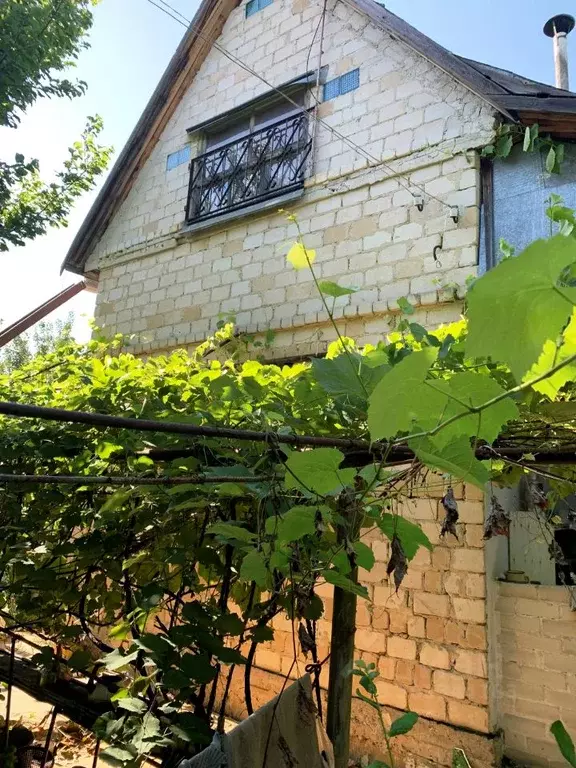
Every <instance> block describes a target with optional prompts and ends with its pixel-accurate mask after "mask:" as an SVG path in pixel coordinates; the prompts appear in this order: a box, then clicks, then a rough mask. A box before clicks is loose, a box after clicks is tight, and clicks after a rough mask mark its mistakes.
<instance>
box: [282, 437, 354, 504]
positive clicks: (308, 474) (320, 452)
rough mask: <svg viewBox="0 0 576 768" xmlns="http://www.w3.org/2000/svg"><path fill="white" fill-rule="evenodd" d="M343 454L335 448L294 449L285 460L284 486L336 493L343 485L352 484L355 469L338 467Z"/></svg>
mask: <svg viewBox="0 0 576 768" xmlns="http://www.w3.org/2000/svg"><path fill="white" fill-rule="evenodd" d="M343 458H344V454H343V453H341V452H340V451H339V450H338V449H337V448H315V449H314V450H312V451H301V452H298V451H294V452H293V453H291V454H290V456H289V457H288V461H287V462H286V468H287V471H286V478H285V480H284V484H285V486H286V488H288V489H291V488H296V489H298V490H308V489H309V490H310V491H313V492H314V493H318V494H321V495H326V494H330V493H337V492H339V491H340V490H341V488H342V487H343V486H345V485H352V484H353V482H354V476H355V475H356V470H355V469H338V467H339V466H340V464H341V462H342V460H343Z"/></svg>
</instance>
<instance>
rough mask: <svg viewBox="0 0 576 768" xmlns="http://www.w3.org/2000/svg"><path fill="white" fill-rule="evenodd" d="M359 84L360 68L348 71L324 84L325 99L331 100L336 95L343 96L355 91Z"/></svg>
mask: <svg viewBox="0 0 576 768" xmlns="http://www.w3.org/2000/svg"><path fill="white" fill-rule="evenodd" d="M359 86H360V70H359V69H353V70H352V71H351V72H346V73H345V74H344V75H340V77H336V78H334V80H329V81H328V82H327V83H325V84H324V101H330V99H335V98H336V96H343V95H344V94H345V93H349V92H350V91H355V90H356V88H358V87H359Z"/></svg>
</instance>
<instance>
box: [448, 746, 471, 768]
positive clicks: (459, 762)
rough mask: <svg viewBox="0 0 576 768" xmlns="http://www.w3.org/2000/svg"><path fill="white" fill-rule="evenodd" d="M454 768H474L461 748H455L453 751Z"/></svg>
mask: <svg viewBox="0 0 576 768" xmlns="http://www.w3.org/2000/svg"><path fill="white" fill-rule="evenodd" d="M452 768H472V767H471V765H470V761H469V760H468V758H467V757H466V752H464V750H463V749H460V748H459V747H454V749H453V750H452Z"/></svg>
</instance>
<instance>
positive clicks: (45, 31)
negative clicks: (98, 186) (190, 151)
mask: <svg viewBox="0 0 576 768" xmlns="http://www.w3.org/2000/svg"><path fill="white" fill-rule="evenodd" d="M91 4H92V3H91V1H90V0H6V2H3V3H1V4H0V72H2V77H1V78H0V126H4V127H8V128H13V129H16V128H17V127H18V125H19V123H20V121H21V118H22V116H23V114H24V113H25V112H26V110H27V109H28V108H29V107H31V106H32V105H33V104H34V103H35V102H36V101H37V100H38V99H40V98H52V97H63V96H67V97H68V98H71V99H72V98H75V97H77V96H80V95H82V94H83V93H84V91H85V89H86V83H84V82H82V81H76V82H74V81H71V80H68V79H66V78H63V77H60V73H62V72H63V71H64V70H66V69H67V68H69V67H71V66H73V64H74V62H75V60H76V59H77V58H78V55H79V53H80V52H81V51H82V50H83V49H84V48H86V47H87V45H88V43H87V42H86V34H87V32H88V30H89V29H90V26H91V24H92V14H91V11H90V5H91ZM101 130H102V120H101V119H100V118H99V117H89V118H88V120H87V123H86V128H85V130H84V131H83V133H82V136H81V138H80V140H79V141H77V142H75V143H74V145H73V146H72V147H71V148H70V149H69V157H68V159H67V160H66V161H65V162H64V167H63V169H62V170H60V171H58V172H57V173H56V177H55V180H54V181H51V182H46V181H43V180H42V179H41V177H40V169H39V163H38V160H35V159H26V158H25V157H24V155H22V154H17V155H16V157H15V159H14V162H8V161H7V160H2V161H0V251H6V250H8V249H9V248H10V247H11V246H15V245H24V244H25V243H26V241H27V240H31V239H33V238H35V237H37V236H38V235H42V234H44V233H45V232H46V231H47V229H48V228H49V227H61V226H66V222H67V217H68V215H69V213H70V210H71V208H72V206H73V204H74V202H75V200H76V199H77V198H78V197H79V196H80V195H81V194H82V193H83V192H87V191H88V190H90V189H92V187H93V186H94V183H95V180H96V178H97V177H98V176H99V175H100V174H101V173H102V172H103V171H104V169H105V168H106V165H107V163H108V160H109V157H110V153H111V150H110V148H105V147H102V146H100V145H98V143H97V137H98V135H99V134H100V132H101Z"/></svg>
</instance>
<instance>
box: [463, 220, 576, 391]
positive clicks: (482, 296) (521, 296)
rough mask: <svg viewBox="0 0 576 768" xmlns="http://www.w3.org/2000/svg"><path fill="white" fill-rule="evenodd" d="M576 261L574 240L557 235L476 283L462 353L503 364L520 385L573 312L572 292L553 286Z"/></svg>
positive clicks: (574, 291) (575, 295)
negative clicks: (545, 344) (547, 343)
mask: <svg viewBox="0 0 576 768" xmlns="http://www.w3.org/2000/svg"><path fill="white" fill-rule="evenodd" d="M575 261H576V242H575V241H574V239H573V238H569V237H564V236H563V235H557V236H556V237H553V238H551V239H550V240H537V241H536V242H534V243H532V244H531V245H529V246H528V248H526V249H525V250H524V251H522V253H520V254H519V255H518V256H516V257H515V258H513V259H506V260H505V261H502V262H501V263H500V264H499V265H498V266H497V267H496V268H495V269H491V270H490V271H489V272H487V273H486V274H485V275H483V276H482V277H481V278H480V279H478V280H476V282H475V283H474V285H473V286H472V288H471V289H470V291H469V293H468V338H467V340H466V352H467V355H468V356H469V357H473V358H477V357H483V358H485V357H491V358H492V360H494V361H500V362H504V363H507V364H508V365H509V366H510V369H511V370H512V373H513V374H514V376H515V377H516V379H517V381H521V379H522V377H523V375H524V374H525V373H526V371H528V370H529V369H530V368H531V367H532V366H533V365H534V363H536V362H537V361H538V358H539V357H540V355H541V353H542V349H543V347H544V343H545V342H546V341H548V340H556V338H557V336H558V335H559V334H560V332H561V331H562V329H563V327H564V325H565V324H566V323H567V322H568V319H569V317H570V316H571V314H572V310H573V303H576V288H573V287H570V286H563V287H562V288H561V289H560V292H559V289H558V287H557V286H558V282H559V278H560V276H561V274H562V272H563V271H564V270H565V269H566V268H567V267H569V266H570V265H571V264H573V263H574V262H575ZM562 294H564V295H562Z"/></svg>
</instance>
